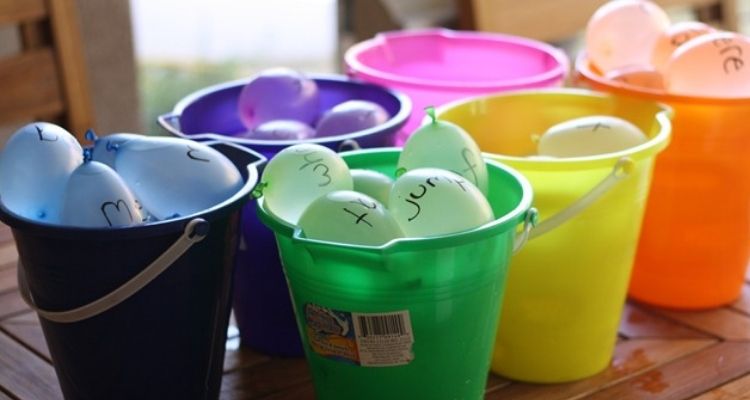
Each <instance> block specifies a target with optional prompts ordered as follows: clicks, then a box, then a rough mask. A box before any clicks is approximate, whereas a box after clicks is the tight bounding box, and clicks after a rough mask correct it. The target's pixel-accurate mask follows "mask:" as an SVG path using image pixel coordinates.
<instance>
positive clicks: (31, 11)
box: [0, 0, 47, 24]
mask: <svg viewBox="0 0 750 400" xmlns="http://www.w3.org/2000/svg"><path fill="white" fill-rule="evenodd" d="M45 16H47V8H46V7H45V5H44V0H0V24H7V23H11V22H18V21H29V20H35V19H42V18H44V17H45Z"/></svg>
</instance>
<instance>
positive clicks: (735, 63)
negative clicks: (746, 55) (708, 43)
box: [712, 38, 745, 75]
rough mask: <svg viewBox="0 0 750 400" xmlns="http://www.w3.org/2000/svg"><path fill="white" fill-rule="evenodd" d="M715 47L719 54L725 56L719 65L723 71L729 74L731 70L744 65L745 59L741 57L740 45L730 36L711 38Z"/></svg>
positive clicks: (738, 68) (734, 70)
mask: <svg viewBox="0 0 750 400" xmlns="http://www.w3.org/2000/svg"><path fill="white" fill-rule="evenodd" d="M712 42H713V44H714V46H715V47H717V48H719V49H721V50H719V55H721V56H725V58H724V61H723V62H722V64H721V66H722V68H723V69H724V73H725V74H727V75H729V74H730V73H732V72H738V71H739V70H741V69H742V68H744V67H745V60H743V59H742V55H743V54H742V47H740V46H739V45H738V44H735V43H734V42H733V41H732V39H730V38H721V39H714V40H712Z"/></svg>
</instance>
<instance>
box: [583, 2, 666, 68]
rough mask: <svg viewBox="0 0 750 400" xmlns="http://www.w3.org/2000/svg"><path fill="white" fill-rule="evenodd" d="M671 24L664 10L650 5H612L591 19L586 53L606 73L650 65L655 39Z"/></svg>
mask: <svg viewBox="0 0 750 400" xmlns="http://www.w3.org/2000/svg"><path fill="white" fill-rule="evenodd" d="M669 24H670V21H669V17H668V16H667V14H666V13H665V12H664V10H662V9H661V8H660V7H659V6H657V5H656V4H654V3H652V2H650V1H645V0H615V1H610V2H608V3H605V4H604V5H603V6H601V7H599V9H598V10H596V12H595V13H594V15H593V16H592V17H591V19H589V22H588V26H587V27H586V52H587V53H588V57H589V59H590V60H591V62H592V63H593V64H594V65H596V66H597V67H598V68H599V69H600V70H602V71H603V72H608V71H611V70H613V69H616V68H621V67H625V66H628V65H649V64H650V63H651V51H652V49H653V48H654V44H656V39H657V38H658V37H659V36H660V35H661V34H662V32H664V31H666V30H667V28H668V27H669Z"/></svg>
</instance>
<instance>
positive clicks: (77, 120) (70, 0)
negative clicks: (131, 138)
mask: <svg viewBox="0 0 750 400" xmlns="http://www.w3.org/2000/svg"><path fill="white" fill-rule="evenodd" d="M49 7H50V22H51V26H52V37H53V38H54V42H55V44H54V46H55V50H56V54H57V63H58V66H59V67H60V70H61V71H62V76H61V79H62V82H64V83H63V86H64V87H63V95H64V98H65V105H66V106H65V108H66V116H67V124H66V128H68V130H69V131H70V132H71V133H73V134H74V135H75V136H76V137H77V138H78V140H79V141H80V142H81V143H83V142H84V137H83V135H84V134H85V133H86V130H87V129H89V128H95V126H94V115H93V105H92V103H91V94H90V90H89V81H88V74H87V72H86V64H85V62H84V53H83V48H82V43H83V40H82V39H81V32H80V30H79V26H80V22H79V20H78V12H77V11H76V5H75V2H74V0H56V1H50V2H49Z"/></svg>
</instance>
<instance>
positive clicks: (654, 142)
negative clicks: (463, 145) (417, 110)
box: [435, 88, 673, 171]
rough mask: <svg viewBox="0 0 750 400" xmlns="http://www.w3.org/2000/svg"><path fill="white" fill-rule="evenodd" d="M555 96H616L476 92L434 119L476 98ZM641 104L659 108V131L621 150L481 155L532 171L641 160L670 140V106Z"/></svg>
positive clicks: (576, 90)
mask: <svg viewBox="0 0 750 400" xmlns="http://www.w3.org/2000/svg"><path fill="white" fill-rule="evenodd" d="M550 95H556V96H561V97H571V96H572V97H589V98H601V99H606V98H616V97H618V96H617V95H613V94H610V93H605V92H597V91H593V90H588V89H580V88H544V89H521V90H514V91H507V92H502V93H495V94H490V95H479V96H473V97H467V98H463V99H459V100H455V101H452V102H450V103H446V104H444V105H442V106H440V107H438V108H437V109H436V110H435V113H436V115H437V116H438V118H439V117H440V116H441V115H442V114H444V113H445V112H447V111H448V110H452V109H455V108H457V107H467V106H468V105H469V104H471V103H474V102H477V101H486V100H491V99H495V98H508V97H519V96H550ZM639 101H642V102H643V103H650V104H652V105H653V106H655V107H657V108H659V109H660V111H659V112H657V113H656V115H655V118H656V120H657V122H658V123H659V126H660V129H659V132H658V133H657V134H656V135H654V136H653V137H652V138H651V139H649V140H648V141H647V142H645V143H642V144H640V145H638V146H634V147H631V148H628V149H625V150H621V151H616V152H612V153H604V154H597V155H593V156H584V157H565V158H549V159H547V158H545V159H533V158H529V157H520V156H510V155H506V154H499V153H488V152H483V153H482V154H483V155H484V157H485V158H491V159H494V160H498V161H500V162H504V163H507V164H509V165H512V166H514V167H515V166H519V167H520V168H522V169H529V170H536V171H555V170H560V169H567V170H580V169H589V168H596V167H612V165H613V164H614V163H616V162H617V160H619V159H621V158H623V157H629V158H633V159H643V158H646V157H647V156H651V155H652V154H656V153H659V152H661V151H662V150H664V149H665V148H666V147H667V145H668V144H669V141H670V139H671V131H672V122H671V118H672V114H673V111H672V108H671V107H670V106H668V105H666V104H664V103H660V102H657V101H653V100H639Z"/></svg>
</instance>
